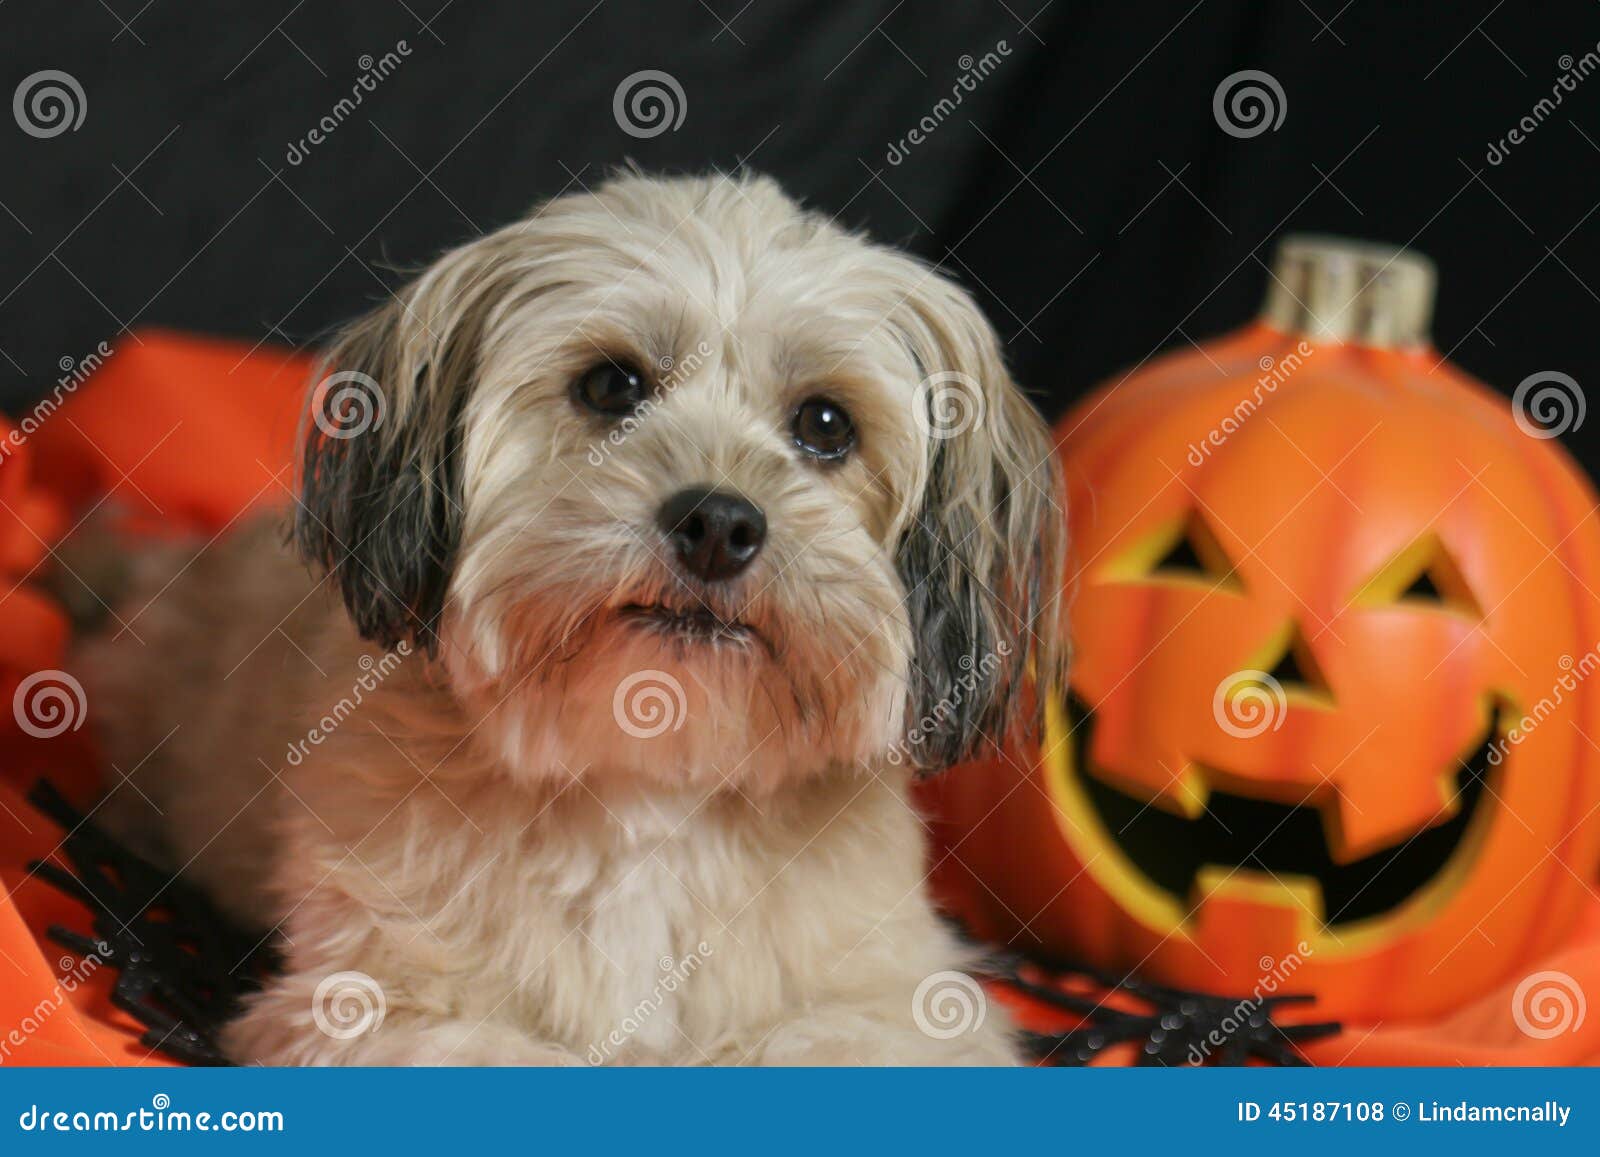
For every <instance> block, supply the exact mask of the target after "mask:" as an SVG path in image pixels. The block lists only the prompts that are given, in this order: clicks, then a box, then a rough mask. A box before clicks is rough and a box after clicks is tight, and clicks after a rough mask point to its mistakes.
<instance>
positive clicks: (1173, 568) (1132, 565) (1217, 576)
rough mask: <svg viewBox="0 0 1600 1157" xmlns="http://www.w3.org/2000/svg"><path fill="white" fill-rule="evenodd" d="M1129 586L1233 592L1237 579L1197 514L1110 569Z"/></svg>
mask: <svg viewBox="0 0 1600 1157" xmlns="http://www.w3.org/2000/svg"><path fill="white" fill-rule="evenodd" d="M1112 572H1113V573H1114V576H1115V577H1117V578H1120V579H1123V580H1125V581H1133V582H1140V581H1143V582H1172V583H1184V584H1192V585H1197V586H1204V587H1207V588H1221V589H1224V590H1234V591H1237V590H1239V589H1240V588H1241V585H1242V584H1241V583H1240V582H1239V576H1238V574H1237V572H1235V570H1234V568H1233V563H1232V562H1231V561H1230V560H1229V558H1228V555H1227V552H1226V551H1224V550H1223V548H1222V544H1221V543H1220V542H1219V541H1218V540H1217V536H1216V535H1215V534H1214V533H1212V531H1211V528H1210V527H1209V526H1207V525H1206V524H1205V522H1204V521H1203V520H1202V519H1201V518H1200V517H1199V515H1197V514H1190V515H1188V516H1187V517H1185V518H1184V519H1183V520H1182V521H1181V522H1177V523H1173V524H1169V525H1167V526H1165V527H1163V528H1162V529H1161V530H1159V531H1157V532H1156V533H1155V534H1152V535H1150V536H1149V537H1148V538H1146V539H1144V540H1142V541H1141V542H1139V543H1138V544H1136V545H1135V546H1134V548H1133V549H1132V550H1130V551H1129V552H1128V553H1127V555H1125V556H1124V557H1123V558H1122V559H1121V560H1120V561H1119V562H1118V563H1117V564H1116V565H1115V566H1114V567H1113V568H1112Z"/></svg>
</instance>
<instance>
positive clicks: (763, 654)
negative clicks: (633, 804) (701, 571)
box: [447, 598, 904, 794]
mask: <svg viewBox="0 0 1600 1157" xmlns="http://www.w3.org/2000/svg"><path fill="white" fill-rule="evenodd" d="M574 605H575V604H574V603H567V604H566V605H565V606H563V607H561V608H560V609H556V608H554V607H552V606H551V605H549V604H544V605H543V609H542V610H539V611H537V612H535V611H534V610H533V608H530V607H525V608H524V613H522V614H520V615H518V616H517V629H516V630H514V631H512V632H511V635H512V636H513V637H515V638H516V640H517V642H518V643H521V644H522V646H521V647H520V648H514V647H513V646H512V644H511V642H510V641H509V639H508V638H507V634H506V632H505V631H500V632H494V634H495V635H496V636H497V637H498V639H499V643H498V645H497V646H496V648H495V649H496V650H497V651H498V652H499V653H501V654H506V653H510V652H512V651H513V650H516V649H521V650H527V649H530V648H529V646H528V643H527V642H526V640H530V639H531V640H534V641H536V642H537V643H538V649H537V651H536V652H535V654H536V655H540V656H546V657H545V659H544V661H543V662H537V663H534V662H530V663H529V664H528V665H526V666H523V665H514V666H508V667H507V668H502V669H500V670H498V671H493V672H491V671H488V670H485V669H484V668H483V667H480V666H475V665H472V666H471V667H470V669H469V666H468V665H466V664H457V663H452V665H451V666H452V670H451V674H452V681H453V682H454V683H455V686H456V691H457V694H458V695H460V696H461V697H462V699H463V702H464V705H466V706H467V708H468V710H469V714H470V715H471V716H473V717H474V718H473V722H474V723H475V724H477V725H478V726H477V728H476V733H475V737H474V738H475V741H476V742H483V743H486V744H488V745H490V747H491V748H492V750H493V753H494V755H495V756H496V757H497V759H498V762H499V763H500V764H501V766H502V767H503V768H504V769H505V770H506V771H508V772H509V773H510V774H512V775H513V776H514V777H516V778H518V779H522V780H526V781H529V782H542V783H545V784H550V783H551V782H555V784H556V785H557V786H560V785H561V784H562V782H570V781H571V780H573V779H575V778H578V777H583V778H585V779H586V780H588V781H590V782H598V781H600V780H605V781H609V782H629V781H632V782H636V783H649V784H655V785H657V786H664V787H682V788H690V789H700V788H704V789H707V790H716V789H720V788H723V787H730V786H731V787H734V788H737V789H738V790H739V791H742V792H748V793H752V794H754V793H760V792H762V791H764V790H770V789H776V788H778V787H780V786H782V784H784V783H785V782H792V781H794V780H796V779H803V778H806V777H809V776H813V775H816V774H820V773H823V772H827V771H829V770H831V769H836V768H838V767H840V766H841V765H849V766H856V765H860V764H864V763H874V764H875V763H877V762H880V759H879V757H881V755H882V753H883V752H884V751H885V750H886V749H887V747H888V745H889V743H890V742H891V741H892V737H893V735H894V734H895V733H896V732H895V729H896V728H897V727H898V726H899V724H900V714H899V711H898V709H897V707H896V704H897V703H898V701H899V700H900V699H901V698H903V695H904V690H903V689H904V681H903V679H897V678H895V677H894V676H893V674H892V673H891V672H890V671H888V670H885V667H884V666H881V665H874V666H873V667H871V668H870V670H871V675H870V676H868V678H867V679H866V680H865V681H863V678H862V676H863V674H864V672H863V671H862V669H861V668H859V667H857V666H855V665H853V664H852V663H851V662H849V660H852V659H854V658H856V657H857V656H858V655H860V654H862V653H864V652H867V651H872V652H873V655H874V656H876V651H877V648H872V647H853V648H845V649H844V650H843V651H842V652H841V653H839V654H834V653H832V651H831V650H825V649H823V648H821V647H820V646H818V644H819V643H820V641H821V640H822V639H823V638H825V637H826V633H825V632H818V631H815V630H812V631H807V630H803V629H799V628H795V629H787V628H786V625H785V623H784V620H783V618H782V616H781V615H779V614H778V613H777V612H776V610H775V608H772V607H764V608H762V613H761V614H759V615H756V614H748V615H746V616H744V617H741V616H740V615H737V614H734V613H730V612H728V611H725V610H723V609H722V608H720V607H716V608H713V607H711V606H708V605H706V604H705V603H703V602H702V601H700V600H691V601H687V602H680V601H676V600H670V601H650V600H648V599H645V598H625V599H621V600H618V601H616V602H614V603H611V604H608V605H606V606H602V607H593V606H591V607H590V609H588V610H586V611H581V612H579V611H576V610H575V609H574ZM563 612H564V614H563ZM481 626H482V624H480V627H481ZM556 630H561V631H562V636H561V638H562V641H561V642H560V644H559V645H556V644H553V643H551V642H549V640H548V638H547V637H545V636H546V634H547V633H549V632H554V631H556ZM481 638H482V636H480V639H481ZM450 650H451V649H450V648H449V647H448V646H447V652H448V651H450ZM454 653H455V656H456V658H457V659H458V660H459V659H465V658H466V656H467V653H466V652H464V651H462V650H460V649H456V650H455V652H454ZM481 653H482V652H481V651H480V652H479V654H481Z"/></svg>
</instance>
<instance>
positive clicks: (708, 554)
mask: <svg viewBox="0 0 1600 1157" xmlns="http://www.w3.org/2000/svg"><path fill="white" fill-rule="evenodd" d="M656 523H657V524H658V525H659V526H660V527H661V529H662V531H663V533H665V534H666V536H667V539H668V540H669V541H670V542H671V543H672V548H673V549H674V550H675V551H677V554H678V561H679V563H680V564H682V566H683V569H684V570H686V571H688V572H689V573H690V574H691V575H693V576H694V577H695V578H698V579H703V580H704V581H706V582H720V581H722V580H723V579H730V578H732V577H733V576H734V575H736V574H738V573H739V572H740V571H742V570H744V568H745V567H747V566H749V565H750V560H751V559H753V558H755V556H756V555H757V554H759V553H761V544H762V543H764V542H765V541H766V540H767V516H766V515H764V514H762V513H761V508H760V507H759V506H757V505H756V504H755V503H753V502H751V501H750V500H749V499H747V498H744V497H741V496H740V495H738V494H730V493H728V492H727V491H725V490H708V489H706V488H704V487H691V488H690V489H688V490H680V491H678V493H676V494H674V495H673V496H672V497H671V498H669V499H667V500H666V501H665V502H663V503H662V504H661V509H660V510H658V511H657V512H656Z"/></svg>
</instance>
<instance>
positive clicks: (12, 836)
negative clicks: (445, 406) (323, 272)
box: [0, 331, 310, 1065]
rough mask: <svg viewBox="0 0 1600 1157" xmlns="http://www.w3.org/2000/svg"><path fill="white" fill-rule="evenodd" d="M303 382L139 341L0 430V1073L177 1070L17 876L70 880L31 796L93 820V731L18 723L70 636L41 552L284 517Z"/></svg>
mask: <svg viewBox="0 0 1600 1157" xmlns="http://www.w3.org/2000/svg"><path fill="white" fill-rule="evenodd" d="M309 374H310V364H309V363H308V362H307V361H306V360H305V359H303V358H301V357H298V356H295V355H292V354H288V353H285V352H283V351H280V350H275V349H266V348H263V349H257V350H252V349H250V348H249V347H247V346H244V345H240V344H238V343H235V342H226V341H213V340H206V339H199V338H192V337H183V336H179V335H176V334H165V333H159V332H151V331H146V332H142V333H139V334H137V335H134V336H130V337H129V338H127V339H126V340H125V341H123V342H122V343H120V344H118V345H117V346H116V347H115V348H114V349H113V351H112V353H111V355H110V356H109V357H108V358H106V359H105V361H104V363H103V364H102V365H101V366H100V367H99V368H98V369H97V370H96V371H95V372H94V373H93V375H92V376H90V377H89V379H88V380H87V381H85V382H84V383H83V384H82V385H81V386H80V387H76V388H74V387H73V386H72V385H71V384H70V382H63V384H62V386H61V388H60V389H58V390H57V391H56V392H55V394H54V396H53V398H52V401H51V403H48V404H46V405H45V406H42V407H41V408H40V409H38V410H35V411H34V412H32V413H31V414H26V415H18V416H17V421H16V423H15V424H9V423H6V422H5V421H4V420H0V1065H5V1064H11V1065H18V1064H21V1065H141V1064H170V1063H171V1062H170V1061H168V1060H166V1059H165V1058H164V1057H163V1056H162V1055H161V1054H159V1053H157V1054H152V1053H151V1050H149V1049H147V1048H145V1047H144V1046H142V1045H140V1044H139V1036H140V1029H139V1026H138V1024H137V1022H135V1021H134V1020H133V1018H132V1017H130V1016H128V1015H127V1014H126V1013H124V1012H122V1011H120V1010H118V1009H116V1008H114V1007H113V1006H112V1004H111V1000H110V995H111V988H112V983H113V981H114V974H113V973H112V971H111V969H110V968H96V967H94V966H93V965H90V966H87V967H85V966H84V965H83V964H82V963H81V962H80V961H78V960H77V959H76V958H75V957H73V956H72V955H71V954H70V953H68V952H66V951H64V950H63V949H61V948H59V947H57V946H56V945H54V944H53V943H51V941H50V940H49V938H48V936H47V932H46V930H47V929H48V928H49V926H50V925H52V924H59V925H63V926H65V927H67V928H69V929H71V930H73V931H75V932H78V933H80V934H82V935H86V936H87V935H90V934H91V931H92V928H91V923H90V920H89V918H88V913H87V912H85V910H84V909H83V907H82V905H80V904H79V903H77V902H76V901H75V900H72V899H69V898H68V897H66V896H64V895H62V894H61V893H60V892H58V891H57V890H56V889H54V888H52V887H51V886H49V885H48V884H46V883H44V882H43V881H41V880H39V879H37V878H36V877H34V876H33V875H32V874H31V873H30V872H29V871H28V868H27V865H28V863H29V861H31V860H36V859H44V858H50V859H52V860H53V861H54V862H56V863H60V864H63V866H65V864H64V861H63V860H62V859H61V857H60V856H59V855H57V854H55V853H56V847H57V845H58V843H59V842H60V832H59V831H58V830H57V829H56V827H55V825H54V824H53V823H51V822H50V821H49V820H47V819H45V818H44V817H43V816H41V815H39V814H38V813H37V812H35V811H34V810H33V809H32V808H31V807H29V805H28V804H27V803H26V802H25V801H24V798H23V797H24V795H25V794H26V791H27V789H28V786H29V785H30V784H32V783H33V782H34V781H35V780H36V779H38V778H40V777H48V778H49V779H50V780H51V781H52V782H53V783H55V784H56V786H57V787H59V788H60V789H61V790H62V792H63V793H64V794H65V795H67V796H68V798H69V799H72V800H73V801H74V802H75V803H78V804H80V805H87V804H88V803H89V802H90V801H91V800H92V798H93V795H94V791H95V784H96V782H97V771H96V758H95V754H94V751H93V749H92V747H91V745H90V744H89V742H88V738H87V736H88V732H87V730H82V731H79V730H68V731H64V732H63V733H62V734H60V735H58V736H55V737H53V738H35V737H32V736H29V735H27V734H25V733H24V732H23V731H22V730H21V728H20V727H19V726H18V724H17V720H16V716H15V714H14V710H13V697H14V696H15V694H16V692H17V689H18V686H19V684H20V683H21V682H22V680H24V679H26V678H28V677H29V676H30V675H33V674H35V673H37V672H42V671H48V670H54V669H60V668H62V667H63V666H65V665H66V663H67V658H66V653H65V652H66V643H67V622H66V618H65V616H64V615H63V614H62V613H61V611H60V609H59V608H58V607H57V606H56V605H55V604H54V603H53V601H52V600H51V598H50V597H49V596H48V595H47V594H45V593H44V591H43V590H42V589H41V588H40V585H39V583H40V576H41V572H42V571H43V570H44V568H45V567H46V566H47V565H49V564H50V563H51V559H50V551H49V544H52V543H54V542H55V541H56V540H57V539H59V538H60V537H62V536H63V535H64V534H66V533H68V531H69V529H70V528H71V527H72V526H73V525H74V524H75V523H76V522H77V520H78V519H80V518H82V517H84V516H85V515H86V514H87V513H88V512H89V511H90V510H92V509H93V508H94V507H95V506H96V505H97V504H98V503H99V502H100V501H101V500H102V499H103V498H105V497H107V496H113V497H114V498H115V500H116V501H117V502H118V504H119V506H120V507H122V508H124V509H125V510H126V511H127V512H128V513H129V514H130V515H132V516H133V517H135V518H138V519H139V520H140V521H142V522H146V523H149V524H151V525H153V526H166V527H182V528H184V529H186V530H189V531H195V530H199V531H201V532H204V533H217V532H220V531H222V530H223V529H224V528H225V527H226V526H227V525H228V524H229V523H230V522H232V521H233V520H235V519H236V518H237V517H238V516H239V515H240V514H242V513H243V512H245V511H246V510H250V509H255V508H264V507H267V506H275V505H278V506H281V505H284V504H286V503H287V502H288V501H289V496H290V493H291V488H292V485H293V476H292V469H291V466H292V459H291V448H292V446H293V441H294V431H295V425H296V420H297V416H298V412H299V406H300V402H299V399H300V397H301V396H302V393H303V387H304V385H305V383H306V381H307V379H308V376H309ZM56 402H59V405H58V406H57V405H55V403H56Z"/></svg>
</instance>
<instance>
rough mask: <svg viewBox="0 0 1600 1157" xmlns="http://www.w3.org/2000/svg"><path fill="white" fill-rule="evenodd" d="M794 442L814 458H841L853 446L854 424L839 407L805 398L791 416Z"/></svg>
mask: <svg viewBox="0 0 1600 1157" xmlns="http://www.w3.org/2000/svg"><path fill="white" fill-rule="evenodd" d="M794 441H795V445H797V446H799V447H800V449H802V450H804V451H805V452H806V453H807V454H810V455H811V456H812V457H814V458H825V459H837V458H843V457H844V456H845V455H846V454H848V453H850V448H851V447H852V446H854V445H855V444H856V427H855V423H854V422H852V421H851V420H850V415H849V414H848V413H846V412H845V409H844V407H843V406H840V405H837V404H836V403H834V402H830V401H829V400H828V399H827V398H808V399H806V400H805V401H804V402H801V403H800V408H799V409H798V410H796V411H795V414H794Z"/></svg>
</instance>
